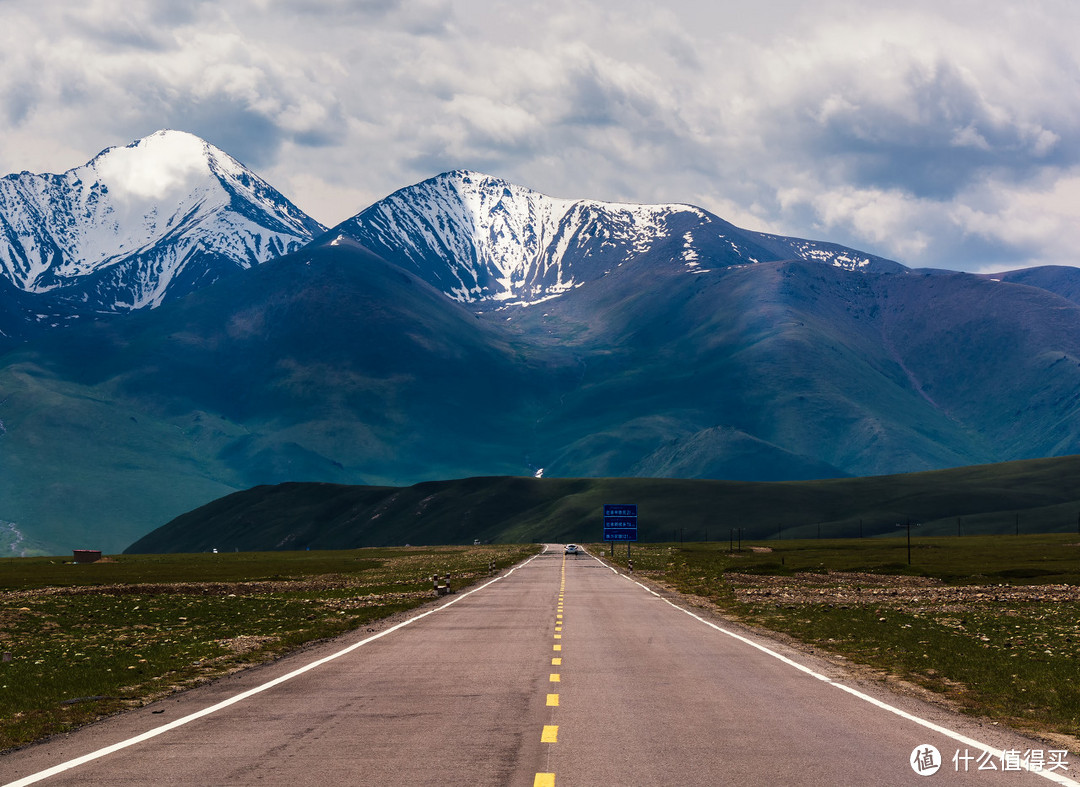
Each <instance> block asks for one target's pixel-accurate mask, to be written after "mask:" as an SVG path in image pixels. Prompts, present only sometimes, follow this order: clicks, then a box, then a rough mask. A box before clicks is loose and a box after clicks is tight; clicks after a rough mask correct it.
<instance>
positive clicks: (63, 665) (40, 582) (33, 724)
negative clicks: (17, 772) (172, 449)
mask: <svg viewBox="0 0 1080 787" xmlns="http://www.w3.org/2000/svg"><path fill="white" fill-rule="evenodd" d="M538 550H539V547H537V546H534V545H526V546H506V545H500V546H476V547H460V546H458V547H405V548H393V549H358V550H348V551H334V552H306V551H305V552H266V553H230V554H189V555H122V556H117V557H113V558H109V559H108V560H107V561H103V562H100V563H93V564H85V565H78V564H72V563H69V562H65V561H64V560H63V559H62V558H21V559H20V558H13V559H4V560H0V653H3V656H2V659H3V660H2V661H0V751H2V750H5V749H10V748H12V747H16V746H20V745H23V744H25V743H29V742H31V741H34V740H38V739H40V738H43V737H46V736H48V735H51V734H54V733H59V732H65V731H68V730H70V729H72V728H73V727H75V726H78V725H80V724H84V723H87V722H90V721H93V720H95V719H97V718H100V717H101V716H103V715H107V714H109V713H114V712H116V711H120V710H125V709H128V708H133V707H138V706H140V705H142V704H145V703H146V702H148V701H150V700H152V699H155V698H157V697H161V696H164V695H167V694H170V693H172V692H176V691H180V690H182V689H185V688H189V687H191V686H194V685H198V684H200V683H204V682H206V681H209V680H211V679H213V678H215V677H218V676H221V675H223V674H227V673H228V672H231V671H234V670H236V669H240V668H242V667H244V666H247V665H251V664H255V663H259V662H263V661H268V660H270V659H273V658H276V657H278V656H280V655H283V654H284V653H286V652H288V651H290V650H293V649H295V648H297V647H299V646H301V645H303V644H304V643H307V642H311V641H313V640H318V639H323V638H326V637H331V636H335V635H338V634H341V633H343V632H346V631H349V630H352V629H355V628H358V627H361V626H364V625H366V624H369V623H371V622H373V621H375V620H379V619H381V618H385V617H388V616H390V615H392V614H394V613H396V612H403V611H406V610H410V609H413V608H415V607H417V606H419V605H421V604H423V603H424V602H426V601H428V600H430V599H432V598H434V597H435V592H434V589H433V584H432V582H431V575H432V574H435V573H438V574H439V575H440V576H442V575H444V574H446V573H449V574H450V575H451V577H452V579H451V584H452V586H453V587H454V589H455V590H459V589H461V588H464V587H467V586H468V585H470V584H473V583H474V582H477V581H479V580H480V579H484V578H486V577H487V576H488V566H489V562H490V561H491V560H494V561H495V564H496V568H497V569H503V568H506V567H508V566H510V565H513V564H514V563H517V562H518V561H520V560H522V559H524V558H525V557H528V556H529V555H531V554H534V553H535V552H537V551H538Z"/></svg>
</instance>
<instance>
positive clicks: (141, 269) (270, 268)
mask: <svg viewBox="0 0 1080 787" xmlns="http://www.w3.org/2000/svg"><path fill="white" fill-rule="evenodd" d="M160 134H161V138H157V139H155V138H148V140H150V141H149V142H147V141H146V140H143V141H140V143H136V144H135V145H133V146H132V147H130V148H127V149H122V150H125V151H128V152H126V153H124V154H123V155H124V156H134V157H135V158H134V159H133V160H132V161H134V162H137V161H138V157H139V156H140V155H142V154H143V153H147V154H152V155H154V156H162V155H166V156H167V157H170V156H174V155H181V156H187V157H190V158H186V159H183V160H182V161H181V162H180V163H179V164H178V163H176V160H175V159H174V158H169V159H168V160H169V161H170V162H171V164H170V166H172V167H173V169H174V170H177V171H180V172H181V173H183V177H178V178H176V179H174V180H175V182H173V183H171V185H170V187H169V189H166V192H167V193H168V196H169V199H170V200H171V201H169V202H168V203H167V205H166V204H165V203H162V204H161V205H154V204H152V203H153V200H150V198H149V197H147V196H146V195H145V194H144V195H143V196H142V197H140V198H139V199H141V200H142V201H141V202H140V201H139V200H137V199H134V197H133V196H132V194H131V193H130V191H131V189H132V188H133V186H132V184H131V183H127V182H125V181H123V178H121V179H120V181H117V182H115V183H112V182H109V180H108V177H107V176H109V177H117V175H116V174H115V173H116V171H119V172H121V173H123V172H125V171H126V170H124V169H123V168H121V167H119V166H118V167H115V168H114V169H113V170H110V169H109V167H107V166H106V167H101V166H91V165H92V164H94V162H91V165H87V168H84V169H82V170H73V171H72V173H78V177H77V178H76V177H75V176H74V175H73V174H72V173H66V174H65V175H64V176H28V175H27V174H26V173H24V174H23V175H21V176H9V177H8V178H6V179H4V180H3V181H2V182H3V183H6V184H7V191H0V226H2V227H3V235H2V236H0V262H2V263H3V267H2V268H0V331H2V332H3V336H0V341H2V342H3V344H2V347H3V350H4V351H3V355H2V356H0V457H2V459H0V462H2V464H0V521H2V522H3V523H7V524H4V525H3V528H4V529H0V536H2V537H3V540H0V553H5V552H6V553H8V554H13V553H15V554H17V553H21V552H28V553H33V552H37V553H40V552H47V553H57V552H66V551H68V550H69V549H71V548H83V547H88V548H102V549H105V550H106V551H118V550H120V549H123V548H124V547H126V546H127V545H129V544H131V543H132V542H133V541H135V540H136V539H138V538H139V537H140V536H142V535H144V534H146V533H148V532H149V531H151V530H153V529H154V528H156V527H158V526H160V525H162V524H163V523H165V522H166V521H168V520H170V519H172V518H174V517H175V516H178V515H179V514H182V513H184V512H185V511H188V510H191V509H193V508H195V507H197V506H199V505H202V504H204V503H207V502H209V501H210V500H213V499H215V498H218V497H221V496H222V495H225V494H228V493H230V492H233V491H236V490H240V489H245V488H248V487H252V486H255V485H258V484H276V483H281V482H286V481H322V482H334V483H342V484H371V485H383V486H407V485H411V484H414V483H417V482H422V481H435V480H440V479H452V478H464V477H468V476H492V475H500V476H530V475H543V476H544V477H545V478H550V477H553V476H554V477H593V478H598V477H639V476H640V477H671V478H688V479H694V478H698V479H728V480H741V481H790V480H799V479H815V478H838V477H844V476H865V475H881V474H890V473H900V472H911V471H922V470H932V469H940V468H948V467H958V466H962V465H974V464H985V463H991V462H1001V461H1007V460H1016V459H1029V458H1036V457H1053V456H1065V455H1069V454H1076V453H1080V271H1077V270H1076V269H1073V268H1065V267H1060V268H1040V269H1032V270H1025V271H1016V272H1011V273H1009V272H1007V273H1002V274H999V275H994V276H992V277H990V276H976V275H971V274H961V273H953V272H949V271H920V270H910V269H907V268H905V267H904V266H902V265H900V264H898V263H896V262H893V261H889V260H884V259H881V258H877V257H874V256H872V255H867V254H863V253H861V252H858V251H856V250H852V249H846V248H843V247H840V246H836V245H833V244H829V243H825V242H818V241H808V240H801V239H795V238H784V237H780V236H774V235H766V234H762V233H755V232H749V231H745V230H741V229H739V228H736V227H734V226H732V225H731V224H729V223H727V222H725V221H723V220H722V219H720V218H719V217H716V216H714V215H712V214H710V213H708V212H707V211H704V210H702V209H700V208H696V207H693V206H689V205H661V206H634V205H621V204H612V203H601V202H595V201H575V200H565V199H554V198H550V197H546V196H544V195H540V194H537V193H536V192H532V191H529V190H528V189H525V188H523V187H520V186H517V185H515V184H511V183H508V182H506V181H503V180H500V179H498V178H494V177H491V176H487V175H482V174H480V173H472V172H465V171H456V172H450V173H445V174H443V175H440V176H437V177H435V178H432V179H430V180H428V181H424V182H423V183H420V184H416V185H415V186H410V187H407V188H404V189H402V190H401V191H399V192H396V193H395V194H393V195H390V196H389V197H387V198H386V199H385V200H382V201H380V202H378V203H376V204H375V205H373V206H371V207H369V208H367V209H365V210H364V211H361V212H360V213H359V214H357V216H355V217H354V218H352V219H350V220H348V221H346V222H344V223H342V224H341V225H339V226H337V227H333V228H329V229H326V228H324V227H322V226H321V225H319V224H318V223H317V222H315V221H314V220H312V219H310V218H309V217H306V216H304V215H303V214H302V213H301V212H300V211H299V210H298V209H297V208H295V206H292V205H291V203H289V202H288V201H287V200H285V199H284V198H283V197H281V196H280V195H278V194H277V193H276V192H274V191H273V190H272V188H271V187H270V186H268V185H267V184H265V183H264V182H263V181H261V180H260V179H258V177H257V176H256V175H254V174H253V173H250V172H248V171H246V170H244V169H243V168H242V166H241V165H239V164H238V163H237V162H235V161H234V160H232V159H230V158H228V157H227V156H226V155H225V154H224V153H222V152H220V151H217V150H216V149H214V148H212V146H207V145H206V143H202V141H201V140H197V138H192V137H190V135H180V134H179V132H160ZM155 137H158V135H155ZM193 140H196V142H193ZM143 147H146V148H147V149H146V150H145V151H143V150H142V148H143ZM170 151H171V152H170ZM176 151H180V152H179V153H177V152H176ZM107 154H108V151H106V153H103V154H102V156H101V157H98V159H95V161H96V162H98V163H99V164H100V163H101V160H102V157H105V159H104V160H106V161H107V160H108V156H107ZM114 155H115V154H114ZM155 161H156V160H148V164H147V166H148V167H150V168H151V169H152V168H153V167H155V166H160V162H156V163H155ZM128 163H129V164H130V163H131V162H128ZM125 166H127V164H125ZM75 181H78V184H76V182H75ZM27 184H31V185H27ZM31 186H32V187H33V188H31ZM137 186H138V183H136V184H135V187H137ZM50 188H55V189H61V190H63V193H64V194H66V195H67V196H65V197H64V198H62V199H61V198H60V197H56V196H49V195H48V194H45V192H46V191H47V190H48V189H50ZM33 189H37V194H38V196H37V198H36V200H37V201H36V202H35V201H34V200H31V199H30V198H29V197H28V196H27V194H28V193H29V192H30V191H32V190H33ZM125 189H127V191H125ZM185 189H187V191H185ZM144 190H145V189H144ZM58 193H59V192H58ZM13 194H14V195H15V196H12V195H13ZM73 195H76V196H73ZM78 195H81V196H78ZM94 195H96V196H94ZM110 195H111V196H110ZM124 195H126V197H125V196H124ZM222 195H224V196H222ZM20 200H21V201H20ZM110 200H111V201H112V202H111V204H110V205H109V206H105V207H103V205H104V203H105V202H109V201H110ZM147 200H150V201H149V202H148V201H147ZM45 204H48V205H52V206H54V207H56V210H57V212H56V213H55V215H53V216H45V215H43V213H42V211H41V210H37V209H35V210H31V209H30V208H28V207H27V206H32V205H37V206H40V205H45ZM94 206H96V207H94ZM106 208H108V209H106ZM125 210H126V211H128V213H124V211H125ZM132 210H134V211H135V213H136V214H139V215H135V214H132V213H131V211H132ZM140 211H141V213H139V212H140ZM121 214H123V215H121ZM133 215H135V218H132V216H133ZM31 217H36V218H35V220H37V221H39V224H34V223H33V221H31ZM121 218H123V219H124V220H123V221H121V220H120V219H121ZM110 222H112V223H110ZM61 229H62V230H63V231H61ZM106 230H108V231H106ZM110 233H111V235H110ZM110 237H111V238H112V239H113V242H115V243H116V248H114V249H110V248H109V242H110V241H109V239H110ZM76 241H78V242H76ZM121 245H122V246H123V247H124V248H123V249H121V248H120V246H121ZM132 250H134V251H132ZM91 252H92V253H91ZM9 534H11V535H10V537H9ZM9 541H10V542H11V543H10V544H9V543H7V542H9ZM12 544H14V546H12Z"/></svg>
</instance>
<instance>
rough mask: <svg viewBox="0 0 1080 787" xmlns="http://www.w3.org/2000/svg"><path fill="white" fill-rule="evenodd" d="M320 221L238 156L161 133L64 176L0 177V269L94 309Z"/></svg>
mask: <svg viewBox="0 0 1080 787" xmlns="http://www.w3.org/2000/svg"><path fill="white" fill-rule="evenodd" d="M322 229H323V228H322V227H321V225H319V224H318V223H317V222H315V221H314V220H313V219H311V218H310V217H308V216H306V215H305V214H304V213H303V212H302V211H300V210H299V209H298V208H296V207H295V206H294V205H292V204H291V203H290V202H289V201H288V200H287V199H285V198H284V197H283V196H282V195H281V194H279V193H278V192H277V191H275V190H274V189H273V188H272V187H270V186H269V185H268V184H267V183H266V182H264V181H263V180H261V179H260V178H259V177H257V176H256V175H254V174H253V173H251V172H250V171H248V170H247V169H246V168H245V167H244V166H243V165H241V164H240V163H239V162H237V161H236V160H235V159H233V158H232V157H230V156H229V155H227V154H226V153H224V152H223V151H221V150H219V149H218V148H216V147H214V146H213V145H211V144H210V143H208V142H206V141H205V140H203V139H200V138H199V137H197V136H194V135H193V134H188V133H186V132H182V131H171V130H164V131H158V132H156V133H154V134H151V135H150V136H148V137H145V138H143V139H140V140H137V141H135V142H133V143H131V144H130V145H128V146H126V147H113V148H108V149H106V150H104V151H102V152H101V153H100V154H98V155H97V156H95V157H94V158H93V159H92V160H91V161H90V162H88V163H87V164H85V165H83V166H81V167H76V168H74V169H71V170H68V171H67V172H65V173H63V174H61V175H48V174H45V175H35V174H32V173H28V172H24V173H21V174H18V175H8V176H7V177H5V178H2V179H0V276H3V277H5V278H7V279H8V280H9V281H11V282H12V283H13V284H14V285H15V286H16V287H18V288H19V289H22V290H25V291H27V292H32V293H42V292H48V291H56V292H57V294H58V295H60V296H62V299H63V300H69V301H73V302H79V301H82V302H86V303H88V304H93V308H96V309H97V310H100V311H127V310H131V309H138V308H143V307H147V306H150V307H152V306H156V305H157V304H159V303H161V302H162V300H163V299H164V298H165V297H167V296H168V295H179V294H183V293H184V292H186V291H188V290H190V289H191V288H192V287H193V286H194V285H195V284H196V283H199V284H202V283H206V282H207V281H208V280H213V279H215V278H217V277H218V276H219V275H221V273H222V272H224V271H225V270H227V269H229V268H236V267H241V268H245V267H249V266H250V265H253V264H257V263H259V262H263V261H265V260H267V259H270V258H272V257H276V256H280V255H281V254H285V253H287V252H289V251H292V250H295V249H297V248H299V247H300V246H302V245H304V244H305V243H306V242H308V241H309V240H310V239H311V238H312V237H313V236H314V235H315V234H316V233H317V232H319V231H321V230H322Z"/></svg>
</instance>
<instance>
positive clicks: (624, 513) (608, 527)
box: [604, 504, 637, 541]
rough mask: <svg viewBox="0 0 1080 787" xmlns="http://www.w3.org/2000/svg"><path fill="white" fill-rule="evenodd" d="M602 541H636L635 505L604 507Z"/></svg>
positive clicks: (608, 505) (607, 505)
mask: <svg viewBox="0 0 1080 787" xmlns="http://www.w3.org/2000/svg"><path fill="white" fill-rule="evenodd" d="M604 540H605V541H637V504H634V505H620V504H606V505H605V506H604Z"/></svg>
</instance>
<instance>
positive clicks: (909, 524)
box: [897, 518, 919, 566]
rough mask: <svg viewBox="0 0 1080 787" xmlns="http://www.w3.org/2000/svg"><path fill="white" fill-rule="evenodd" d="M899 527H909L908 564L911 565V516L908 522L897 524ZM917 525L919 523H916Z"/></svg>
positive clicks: (917, 525) (916, 525)
mask: <svg viewBox="0 0 1080 787" xmlns="http://www.w3.org/2000/svg"><path fill="white" fill-rule="evenodd" d="M897 527H906V528H907V564H908V565H909V566H910V565H911V519H910V518H909V519H908V520H907V523H906V524H903V525H897ZM915 527H919V524H918V523H915Z"/></svg>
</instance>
